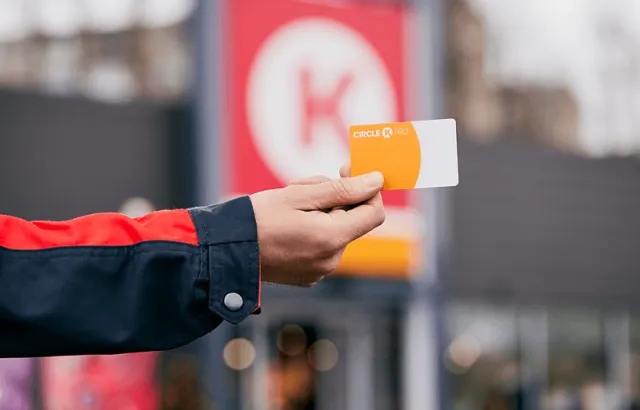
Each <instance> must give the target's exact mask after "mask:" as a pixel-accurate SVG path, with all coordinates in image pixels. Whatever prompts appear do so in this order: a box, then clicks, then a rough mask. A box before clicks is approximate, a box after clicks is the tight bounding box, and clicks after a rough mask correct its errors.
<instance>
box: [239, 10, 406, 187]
mask: <svg viewBox="0 0 640 410" xmlns="http://www.w3.org/2000/svg"><path fill="white" fill-rule="evenodd" d="M246 104H247V115H248V120H249V127H250V130H251V136H252V137H253V141H254V143H255V145H256V147H257V148H258V150H259V151H260V153H261V154H262V155H263V158H264V160H265V162H266V163H267V165H268V166H269V168H270V169H271V170H273V172H274V173H275V174H276V176H277V177H278V178H279V179H280V180H282V181H287V180H291V179H294V178H299V177H302V176H308V175H317V174H333V175H332V176H336V177H337V176H338V175H337V170H338V168H339V167H340V165H341V164H342V163H344V162H345V161H346V160H347V159H348V157H349V152H348V141H349V140H348V134H347V132H348V128H349V124H367V123H375V122H377V121H379V120H380V119H382V118H390V119H393V118H397V115H396V110H397V104H396V93H395V90H394V88H393V83H392V81H391V79H390V76H389V73H388V71H387V68H386V66H385V64H384V62H383V61H382V60H381V59H380V57H379V56H378V53H377V51H376V49H375V48H373V47H372V46H371V44H370V43H369V42H368V41H367V40H366V39H365V38H363V37H362V35H360V33H358V32H357V31H355V30H353V29H352V28H350V27H349V26H346V25H344V24H342V23H339V22H337V21H335V20H331V19H327V18H303V19H299V20H295V21H294V22H291V23H289V24H287V25H285V26H283V27H282V28H280V29H278V30H277V31H276V32H275V33H274V34H272V35H271V37H269V39H267V41H266V42H265V44H264V46H263V47H262V49H261V50H260V52H259V53H258V55H257V57H256V59H255V61H254V63H253V66H252V68H251V72H250V75H249V83H248V90H247V95H246Z"/></svg>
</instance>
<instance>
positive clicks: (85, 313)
mask: <svg viewBox="0 0 640 410" xmlns="http://www.w3.org/2000/svg"><path fill="white" fill-rule="evenodd" d="M259 258H260V256H259V248H258V239H257V229H256V223H255V217H254V214H253V207H252V204H251V200H250V199H249V198H248V197H240V198H237V199H234V200H232V201H229V202H225V203H222V204H218V205H212V206H208V207H201V208H193V209H184V210H172V211H159V212H154V213H151V214H148V215H146V216H144V217H141V218H128V217H126V216H124V215H120V214H95V215H89V216H85V217H81V218H77V219H74V220H71V221H67V222H27V221H24V220H21V219H18V218H14V217H9V216H2V215H0V329H1V332H0V357H36V356H57V355H79V354H116V353H129V352H142V351H158V350H167V349H172V348H175V347H179V346H181V345H184V344H187V343H189V342H191V341H193V340H194V339H196V338H199V337H201V336H203V335H205V334H207V333H208V332H210V331H212V330H213V329H215V328H216V327H217V326H218V325H219V324H220V323H221V322H222V321H223V320H226V321H228V322H230V323H232V324H237V323H239V322H241V321H242V320H243V319H245V318H246V317H247V316H249V315H250V314H252V313H258V312H259V307H260V286H261V285H260V260H259Z"/></svg>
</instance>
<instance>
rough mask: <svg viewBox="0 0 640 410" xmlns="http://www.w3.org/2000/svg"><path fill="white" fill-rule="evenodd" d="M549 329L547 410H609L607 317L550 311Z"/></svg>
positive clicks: (597, 314)
mask: <svg viewBox="0 0 640 410" xmlns="http://www.w3.org/2000/svg"><path fill="white" fill-rule="evenodd" d="M548 329H549V330H548V337H549V343H548V354H549V361H548V383H547V393H548V395H547V403H546V406H547V408H548V409H549V410H573V409H581V410H582V409H584V410H606V409H608V408H609V407H608V404H607V403H608V398H607V369H606V356H607V355H606V349H605V347H606V346H605V327H604V317H603V316H602V315H601V314H599V313H597V312H589V311H567V310H562V311H550V312H549V315H548Z"/></svg>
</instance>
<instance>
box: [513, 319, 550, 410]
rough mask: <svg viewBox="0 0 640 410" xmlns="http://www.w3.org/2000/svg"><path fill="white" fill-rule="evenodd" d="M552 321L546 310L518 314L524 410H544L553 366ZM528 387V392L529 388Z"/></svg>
mask: <svg viewBox="0 0 640 410" xmlns="http://www.w3.org/2000/svg"><path fill="white" fill-rule="evenodd" d="M548 328H549V319H548V313H547V311H546V310H535V311H526V312H522V313H518V316H517V334H518V335H519V338H518V342H519V346H518V350H519V352H520V353H521V357H520V359H521V369H520V380H519V382H520V384H521V387H522V388H523V392H524V403H523V409H524V410H535V409H540V408H543V406H544V402H543V401H542V400H543V398H544V397H546V395H547V382H548V378H549V376H548V373H549V370H548V363H549V350H548V347H549V331H548ZM525 386H526V388H525Z"/></svg>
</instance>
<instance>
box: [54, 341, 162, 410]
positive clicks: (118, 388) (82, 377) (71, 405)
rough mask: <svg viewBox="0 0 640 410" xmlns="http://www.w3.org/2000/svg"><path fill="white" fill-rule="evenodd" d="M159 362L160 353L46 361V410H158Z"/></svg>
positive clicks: (60, 358)
mask: <svg viewBox="0 0 640 410" xmlns="http://www.w3.org/2000/svg"><path fill="white" fill-rule="evenodd" d="M156 360H157V353H138V354H125V355H115V356H75V357H52V358H46V359H44V360H43V362H42V383H43V402H44V408H46V409H59V410H80V409H92V410H112V409H121V410H155V409H156V408H157V404H158V398H157V393H158V392H157V387H156Z"/></svg>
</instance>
